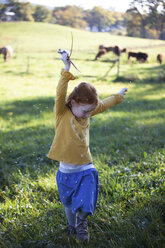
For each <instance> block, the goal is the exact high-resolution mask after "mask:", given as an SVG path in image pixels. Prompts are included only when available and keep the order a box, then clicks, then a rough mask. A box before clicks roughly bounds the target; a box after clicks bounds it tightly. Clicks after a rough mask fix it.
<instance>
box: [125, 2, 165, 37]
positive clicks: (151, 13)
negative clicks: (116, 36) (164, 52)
mask: <svg viewBox="0 0 165 248" xmlns="http://www.w3.org/2000/svg"><path fill="white" fill-rule="evenodd" d="M127 14H129V15H127V32H128V34H129V32H132V31H133V29H135V27H136V26H137V23H136V22H135V23H134V21H133V19H134V18H135V19H137V16H139V18H140V20H139V21H140V24H139V26H140V37H144V38H147V37H150V38H160V39H165V2H164V0H133V1H132V2H131V8H130V9H128V10H127ZM130 14H131V15H130ZM130 30H131V31H130Z"/></svg>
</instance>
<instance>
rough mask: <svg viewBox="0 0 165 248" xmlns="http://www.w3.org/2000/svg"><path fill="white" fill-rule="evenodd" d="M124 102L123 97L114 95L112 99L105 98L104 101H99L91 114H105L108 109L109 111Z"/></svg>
mask: <svg viewBox="0 0 165 248" xmlns="http://www.w3.org/2000/svg"><path fill="white" fill-rule="evenodd" d="M122 100H123V97H122V95H120V94H113V95H111V96H110V97H108V98H105V99H104V100H103V101H99V103H98V104H97V107H96V108H95V110H94V111H92V112H91V116H94V115H96V114H99V113H102V112H104V111H105V110H106V109H109V108H111V107H112V106H114V105H117V104H119V103H121V102H122Z"/></svg>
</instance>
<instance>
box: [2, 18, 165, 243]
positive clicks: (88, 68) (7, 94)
mask: <svg viewBox="0 0 165 248" xmlns="http://www.w3.org/2000/svg"><path fill="white" fill-rule="evenodd" d="M0 25H1V29H0V37H1V44H0V45H4V44H6V43H7V44H11V45H13V47H14V50H15V54H14V56H13V58H12V59H10V60H9V61H8V62H7V63H4V62H3V60H2V58H0V59H1V60H0V99H1V104H0V113H1V115H0V129H1V136H0V155H1V159H0V185H1V188H0V247H2V248H40V247H44V248H54V247H58V248H60V247H81V246H80V245H79V244H78V243H77V241H73V240H70V239H68V237H67V235H66V217H65V214H64V209H63V206H62V204H61V202H60V200H59V195H58V190H57V186H56V172H57V169H58V163H57V162H53V161H51V160H49V159H48V158H47V157H46V154H47V153H48V151H49V148H50V145H51V142H52V139H53V137H54V116H53V111H52V110H53V104H54V97H55V90H56V85H57V82H58V79H59V76H60V70H61V68H62V62H61V61H60V60H59V56H58V54H57V53H56V50H57V49H58V48H68V49H69V48H70V43H71V36H70V32H71V31H72V32H73V34H74V50H73V55H72V58H73V61H74V62H75V64H76V66H77V67H78V68H79V69H80V71H81V74H79V73H78V72H77V71H76V70H75V69H74V68H71V72H72V73H73V74H75V75H76V76H77V79H76V80H75V81H72V82H70V85H69V89H68V93H69V92H70V91H71V90H72V89H73V88H74V87H75V85H77V83H79V82H81V81H88V82H91V83H93V84H94V85H95V87H96V88H97V90H98V93H99V95H100V98H104V97H107V96H108V95H110V94H112V93H116V92H118V91H119V90H120V89H121V88H122V87H128V94H127V96H126V98H125V100H124V102H123V103H122V104H120V105H118V106H115V107H113V108H112V109H111V110H108V111H106V112H104V113H103V114H100V115H97V116H95V117H94V118H92V119H91V129H90V135H91V137H90V138H91V139H90V147H91V152H92V155H93V160H94V164H95V166H96V168H97V170H98V172H99V180H100V192H99V199H98V204H97V208H96V212H95V214H94V216H93V217H90V218H89V231H90V237H91V238H90V242H89V244H88V245H86V247H90V248H92V247H112V248H135V247H136V248H157V247H158V248H163V247H164V243H165V238H164V231H165V212H164V209H165V198H164V191H165V183H164V175H165V167H164V165H165V158H164V156H165V147H164V144H165V132H164V126H165V121H164V116H165V108H164V106H165V98H164V97H165V72H164V71H165V64H164V63H163V64H162V65H161V66H160V65H158V64H157V62H156V60H155V58H156V54H157V53H158V52H162V53H164V54H165V46H158V45H162V44H165V42H163V41H159V40H147V39H146V40H144V39H136V38H128V37H121V36H112V35H109V34H104V33H89V32H86V31H80V30H74V29H71V28H66V27H61V26H56V25H51V24H39V23H1V24H0ZM99 44H106V45H110V44H113V45H114V44H118V45H120V46H121V47H125V46H126V47H128V48H129V47H132V50H134V49H136V48H137V47H144V46H145V47H146V48H143V49H140V50H143V51H146V52H148V53H149V62H148V63H145V64H139V63H137V62H135V61H134V60H132V61H131V62H129V63H127V56H126V54H123V55H122V57H121V66H120V76H119V78H116V73H117V68H116V66H115V67H114V68H113V69H112V70H111V71H110V72H109V74H108V75H107V76H106V77H104V75H105V74H106V72H107V71H108V69H109V68H110V66H111V64H110V63H108V62H106V60H108V59H113V58H114V56H113V55H112V54H111V53H109V54H107V55H106V56H105V57H102V58H101V59H100V60H99V61H93V59H94V57H95V54H96V52H97V47H98V45H99ZM154 46H155V47H154ZM28 57H29V58H30V68H29V73H27V61H28ZM82 247H83V246H82Z"/></svg>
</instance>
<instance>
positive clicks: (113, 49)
mask: <svg viewBox="0 0 165 248" xmlns="http://www.w3.org/2000/svg"><path fill="white" fill-rule="evenodd" d="M107 52H113V53H114V54H116V55H117V56H120V55H121V53H124V52H126V48H124V49H120V48H119V47H118V46H114V47H105V46H103V45H100V46H99V51H98V53H97V54H96V57H95V60H97V59H98V58H100V57H101V56H103V55H104V54H106V53H107Z"/></svg>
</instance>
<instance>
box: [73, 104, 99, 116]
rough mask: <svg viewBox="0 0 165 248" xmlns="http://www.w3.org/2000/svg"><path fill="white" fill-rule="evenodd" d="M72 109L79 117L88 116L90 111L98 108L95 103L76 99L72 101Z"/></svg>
mask: <svg viewBox="0 0 165 248" xmlns="http://www.w3.org/2000/svg"><path fill="white" fill-rule="evenodd" d="M71 105H72V107H71V110H72V113H73V115H74V116H76V117H77V118H84V119H85V118H88V117H89V116H90V113H91V112H92V111H93V110H94V109H95V108H96V105H95V104H85V103H77V102H76V101H75V100H72V101H71Z"/></svg>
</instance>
